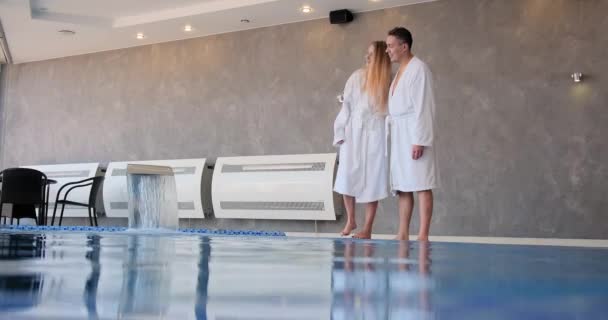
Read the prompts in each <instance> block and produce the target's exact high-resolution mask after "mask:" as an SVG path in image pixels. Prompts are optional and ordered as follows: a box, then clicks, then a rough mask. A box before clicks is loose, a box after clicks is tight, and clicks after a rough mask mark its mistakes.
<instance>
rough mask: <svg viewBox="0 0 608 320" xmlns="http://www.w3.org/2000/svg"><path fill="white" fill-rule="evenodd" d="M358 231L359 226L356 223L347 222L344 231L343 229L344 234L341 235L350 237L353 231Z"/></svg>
mask: <svg viewBox="0 0 608 320" xmlns="http://www.w3.org/2000/svg"><path fill="white" fill-rule="evenodd" d="M355 229H357V224H356V223H354V222H347V223H346V226H344V229H342V232H341V233H340V234H341V235H343V236H347V235H349V234H350V233H351V232H352V231H353V230H355Z"/></svg>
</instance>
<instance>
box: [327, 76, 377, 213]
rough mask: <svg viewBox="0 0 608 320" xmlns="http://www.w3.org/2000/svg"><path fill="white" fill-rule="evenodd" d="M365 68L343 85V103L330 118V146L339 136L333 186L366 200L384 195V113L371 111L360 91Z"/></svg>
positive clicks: (357, 199)
mask: <svg viewBox="0 0 608 320" xmlns="http://www.w3.org/2000/svg"><path fill="white" fill-rule="evenodd" d="M364 76H365V71H363V70H357V71H355V72H354V73H353V74H352V75H351V76H350V78H349V79H348V81H347V82H346V87H345V88H344V93H343V95H344V103H343V104H342V109H341V110H340V113H339V114H338V116H337V117H336V121H335V122H334V142H333V144H334V146H338V142H339V141H340V140H344V143H343V144H342V145H340V158H339V159H340V164H339V166H338V173H337V176H336V183H335V186H334V190H335V191H336V192H338V193H341V194H345V195H349V196H353V197H355V198H356V202H359V203H367V202H373V201H376V200H381V199H384V198H386V197H387V196H388V194H389V190H388V161H386V158H385V152H386V150H385V148H386V144H385V142H384V139H385V136H386V134H385V126H384V119H385V117H386V115H385V114H380V113H378V112H374V111H373V107H372V106H371V105H370V99H369V97H368V95H367V94H366V93H365V92H364V91H363V89H362V85H363V83H364V80H365V79H364Z"/></svg>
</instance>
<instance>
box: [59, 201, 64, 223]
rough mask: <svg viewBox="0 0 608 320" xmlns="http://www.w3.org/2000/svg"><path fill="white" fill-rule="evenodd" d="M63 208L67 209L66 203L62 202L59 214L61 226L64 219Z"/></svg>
mask: <svg viewBox="0 0 608 320" xmlns="http://www.w3.org/2000/svg"><path fill="white" fill-rule="evenodd" d="M63 210H65V203H62V204H61V213H60V214H59V226H61V221H63Z"/></svg>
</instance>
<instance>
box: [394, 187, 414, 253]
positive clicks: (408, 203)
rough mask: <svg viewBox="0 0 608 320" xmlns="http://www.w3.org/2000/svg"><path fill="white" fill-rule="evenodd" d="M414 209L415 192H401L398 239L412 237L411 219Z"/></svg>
mask: <svg viewBox="0 0 608 320" xmlns="http://www.w3.org/2000/svg"><path fill="white" fill-rule="evenodd" d="M413 210H414V194H413V193H412V192H399V233H398V234H397V238H396V240H405V241H407V240H409V239H410V221H411V220H412V211H413Z"/></svg>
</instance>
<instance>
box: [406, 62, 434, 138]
mask: <svg viewBox="0 0 608 320" xmlns="http://www.w3.org/2000/svg"><path fill="white" fill-rule="evenodd" d="M410 97H411V99H412V101H411V102H412V105H413V106H414V122H413V128H412V129H413V130H412V131H411V133H412V143H413V144H414V145H419V146H425V147H430V146H432V145H433V137H434V134H433V131H434V128H433V121H434V116H435V97H434V94H433V80H432V74H431V71H430V70H429V69H428V67H426V66H423V67H422V68H420V69H419V70H418V71H417V74H416V75H415V76H414V78H413V80H412V82H411V83H410Z"/></svg>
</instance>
